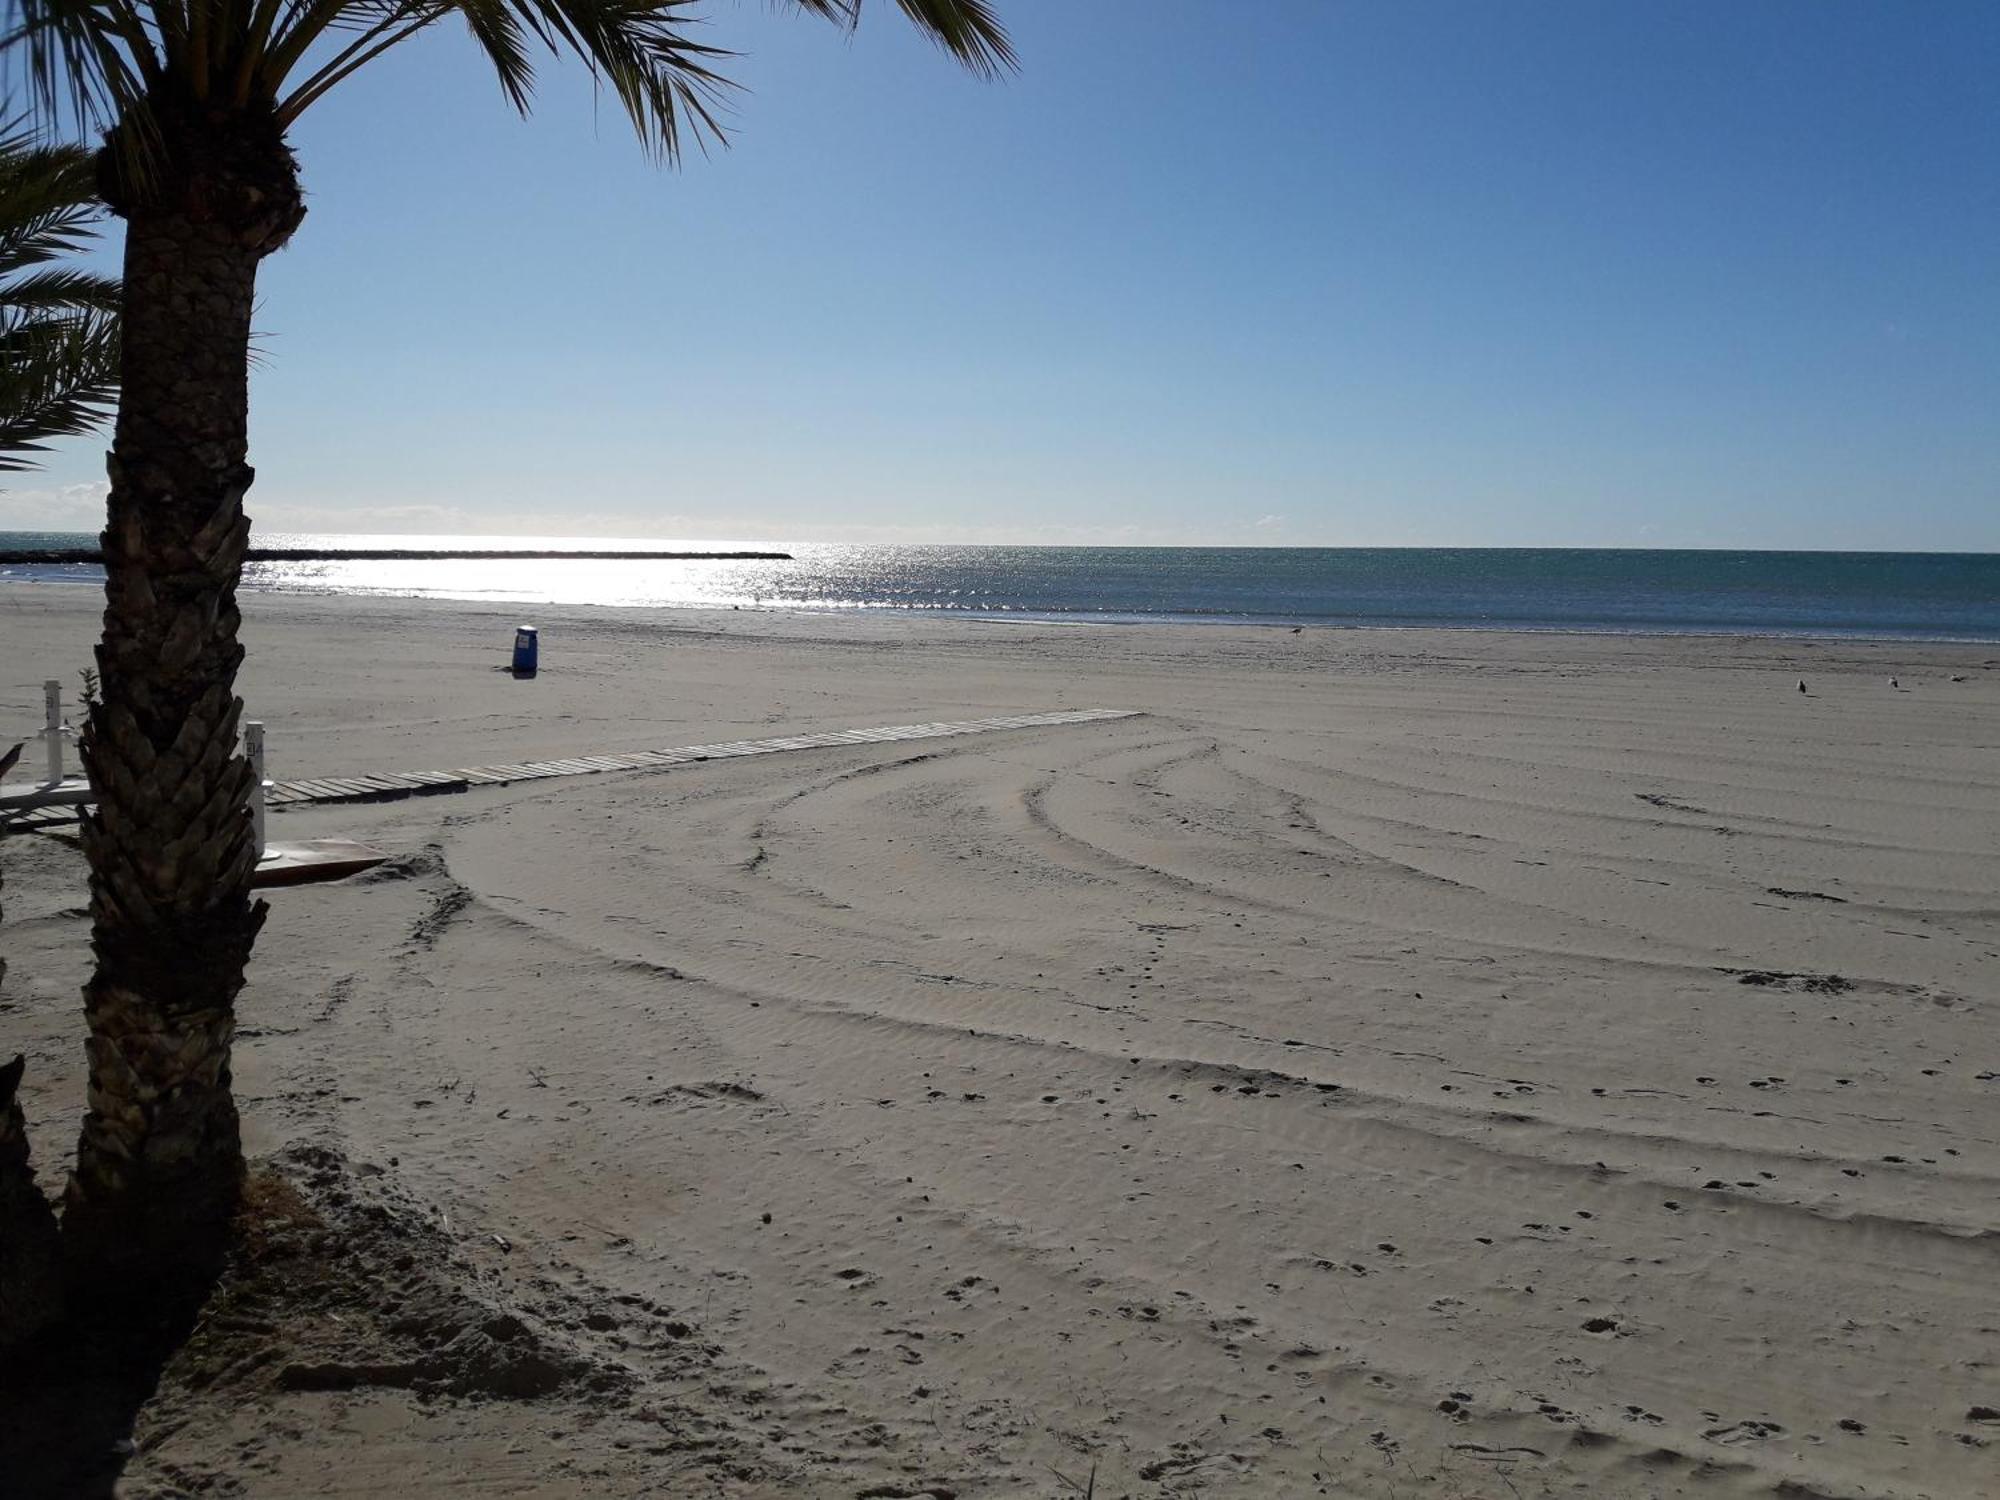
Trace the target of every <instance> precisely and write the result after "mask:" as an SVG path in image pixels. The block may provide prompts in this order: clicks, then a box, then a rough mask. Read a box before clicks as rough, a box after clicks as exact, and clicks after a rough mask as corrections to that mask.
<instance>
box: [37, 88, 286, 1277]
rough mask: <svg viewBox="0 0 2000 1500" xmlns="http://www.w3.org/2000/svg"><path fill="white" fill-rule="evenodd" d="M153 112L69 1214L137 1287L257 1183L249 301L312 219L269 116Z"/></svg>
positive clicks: (99, 747) (88, 848) (190, 1266)
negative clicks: (241, 1125) (86, 1088)
mask: <svg viewBox="0 0 2000 1500" xmlns="http://www.w3.org/2000/svg"><path fill="white" fill-rule="evenodd" d="M156 118H157V121H158V123H159V126H160V129H159V133H158V135H157V136H156V139H157V140H158V141H159V142H160V143H161V144H160V145H159V147H158V148H157V151H156V154H155V155H154V156H153V157H152V158H151V159H150V160H149V161H148V163H147V167H146V172H145V174H144V176H143V177H141V176H140V175H139V174H136V173H132V172H130V171H127V170H126V169H125V168H124V165H123V162H122V160H121V158H120V155H119V142H118V138H117V137H114V138H113V140H112V142H111V143H110V144H109V145H108V146H107V148H106V152H105V156H104V159H103V169H102V171H101V173H100V176H101V179H102V180H103V182H104V184H105V187H106V193H107V197H108V198H109V200H110V201H111V203H112V205H113V207H114V208H115V209H117V211H118V212H119V213H121V214H122V215H123V216H124V218H125V220H126V238H125V304H124V346H123V368H122V373H121V396H120V401H119V409H118V424H117V428H116V431H115V435H114V438H113V443H112V450H111V457H110V463H109V467H110V476H111V494H110V499H109V517H108V524H107V525H106V527H105V530H104V536H103V550H104V569H105V601H106V603H105V611H104V639H103V641H102V643H101V644H100V645H99V646H98V648H97V663H98V673H99V677H100V679H101V684H102V686H101V696H100V698H99V701H98V702H97V704H96V705H95V706H93V707H92V709H91V711H90V717H89V720H88V724H87V727H86V729H85V732H84V736H83V744H82V752H83V760H84V765H85V767H86V769H87V770H88V772H89V775H90V781H91V786H92V789H93V791H94V792H95V794H96V799H97V807H96V812H95V813H94V814H92V815H91V816H89V817H87V818H86V819H85V822H84V828H83V846H84V852H85V854H86V855H87V856H88V858H89V861H90V871H91V878H90V913H91V945H92V949H93V951H94V953H95V956H96V970H95V973H94V974H93V976H92V978H91V980H90V982H89V984H88V985H87V986H86V987H85V989H84V1008H85V1012H86V1015H87V1018H88V1020H89V1023H90V1040H89V1043H88V1050H89V1061H90V1095H89V1106H90V1107H89V1113H88V1114H87V1116H86V1117H85V1119H84V1124H83V1134H82V1139H81V1140H80V1142H79V1143H78V1148H77V1164H76V1170H75V1172H74V1174H73V1175H72V1177H71V1179H70V1184H69V1191H68V1195H67V1202H66V1205H65V1209H64V1216H63V1230H64V1236H65V1239H66V1241H67V1242H68V1246H69V1249H70V1251H71V1254H72V1256H73V1257H74V1258H75V1259H76V1260H77V1262H78V1264H79V1265H80V1266H83V1267H87V1268H99V1267H102V1266H104V1265H105V1264H107V1263H109V1264H112V1265H120V1266H122V1267H123V1268H125V1269H126V1272H127V1274H126V1278H125V1281H124V1282H123V1284H124V1285H126V1286H127V1287H130V1288H132V1289H134V1290H140V1291H145V1290H147V1289H148V1283H151V1284H154V1285H157V1284H158V1283H160V1282H163V1281H167V1280H173V1279H180V1278H184V1277H200V1276H203V1275H205V1274H207V1273H209V1272H211V1271H212V1270H213V1269H214V1268H215V1267H216V1265H217V1264H218V1262H219V1257H220V1254H221V1251H222V1246H223V1241H224V1235H225V1233H226V1229H227V1225H228V1220H229V1217H230V1215H231V1213H232V1212H233V1210H234V1208H235V1205H236V1199H237V1194H238V1191H239V1188H240V1184H241V1180H242V1173H243V1158H242V1146H241V1141H240V1138H239V1134H238V1126H237V1117H236V1106H235V1104H234V1102H233V1100H232V1099H231V1097H230V1077H229V1053H230V1044H231V1041H232V1039H233V1037H234V1033H235V1000H236V996H237V993H238V992H239V991H240V990H241V989H242V987H243V972H244V966H245V965H246V964H247V963H248V961H249V957H250V950H251V946H252V944H253V943H254V942H255V940H256V935H257V929H258V928H259V927H260V926H261V925H262V923H263V919H264V906H263V904H262V903H261V902H256V903H253V902H252V901H251V899H250V894H249V890H250V884H249V883H250V876H251V874H252V872H253V871H254V869H255V867H256V850H255V845H254V841H253V836H252V833H251V826H250V814H249V793H250V784H251V772H250V768H249V764H248V762H247V761H245V760H244V758H243V757H242V755H241V754H239V753H238V746H237V729H238V723H239V720H240V718H241V714H242V703H241V701H240V700H239V699H237V697H236V696H235V691H234V688H235V680H236V670H237V667H238V665H239V664H240V663H241V661H242V658H243V649H242V647H241V646H240V645H238V644H237V639H236V634H237V626H238V623H239V617H238V614H237V609H236V585H237V581H238V577H239V575H240V574H241V571H242V565H243V551H244V547H245V545H246V543H247V541H248V539H249V529H250V528H249V521H248V520H247V518H246V517H245V516H244V513H243V496H244V492H245V491H246V490H248V489H249V487H250V482H251V479H252V473H251V469H250V467H249V465H248V464H247V463H246V462H245V458H246V456H247V453H248V401H249V396H248V373H247V372H248V364H249V352H250V314H251V305H252V299H253V297H254V294H255V288H256V276H257V263H258V261H259V260H260V259H261V258H262V257H263V256H264V255H265V254H268V253H269V252H270V251H271V250H273V249H276V248H277V246H279V245H280V244H282V243H284V240H285V239H286V238H287V237H288V236H289V235H290V233H291V231H292V229H293V228H295V227H296V226H297V224H298V221H299V219H300V217H301V216H302V214H303V208H302V206H301V204H300V199H299V193H298V183H297V176H296V171H295V168H294V166H293V163H292V159H291V155H290V153H289V152H288V151H286V150H285V148H284V145H283V142H282V141H281V140H280V139H279V137H278V134H277V132H276V130H275V128H273V127H271V126H270V125H269V124H268V122H265V121H259V120H254V119H253V120H247V121H246V120H244V119H242V118H234V119H227V120H213V119H196V120H189V119H186V118H184V117H177V116H175V115H174V114H173V113H172V111H170V110H166V109H160V110H158V111H157V115H156ZM135 182H136V183H138V184H139V186H138V187H136V188H135V187H134V185H133V184H134V183H135ZM98 1284H99V1285H102V1284H103V1283H102V1282H101V1281H100V1282H99V1283H98Z"/></svg>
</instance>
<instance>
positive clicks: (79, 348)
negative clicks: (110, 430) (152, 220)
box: [0, 122, 120, 470]
mask: <svg viewBox="0 0 2000 1500" xmlns="http://www.w3.org/2000/svg"><path fill="white" fill-rule="evenodd" d="M101 212H102V206H101V205H100V204H98V203H97V201H96V181H95V175H94V173H93V172H92V170H91V153H90V152H88V151H86V150H84V149H82V148H81V147H77V146H44V145H39V144H37V143H36V142H35V141H34V140H33V138H32V137H30V136H29V135H28V134H26V132H25V131H23V130H22V128H21V127H20V125H19V123H18V122H4V123H0V470H16V469H23V468H27V467H30V466H31V465H32V464H33V463H34V461H35V459H34V455H36V454H38V453H40V452H41V451H42V450H43V447H44V445H45V444H46V443H47V442H48V441H49V440H50V439H52V438H58V437H71V436H75V435H77V434H80V433H84V432H88V431H89V430H90V429H92V428H94V427H96V426H98V425H99V424H101V423H102V422H103V421H104V420H105V419H106V418H107V417H109V416H110V414H111V406H112V402H113V400H114V398H115V396H116V393H117V389H118V303H119V297H120V292H119V285H118V283H117V282H116V281H114V280H112V279H111V278H109V277H106V276H100V275H98V274H96V273H95V272H92V271H86V270H80V269H78V268H76V267H74V266H64V265H55V264H51V262H53V261H55V260H56V259H57V257H59V256H63V255H68V254H71V253H73V252H74V251H76V250H77V249H79V248H81V247H82V246H83V245H84V244H86V243H87V242H88V241H89V240H90V239H91V238H92V230H91V227H90V225H91V221H92V220H93V219H94V218H96V217H97V215H98V214H99V213H101Z"/></svg>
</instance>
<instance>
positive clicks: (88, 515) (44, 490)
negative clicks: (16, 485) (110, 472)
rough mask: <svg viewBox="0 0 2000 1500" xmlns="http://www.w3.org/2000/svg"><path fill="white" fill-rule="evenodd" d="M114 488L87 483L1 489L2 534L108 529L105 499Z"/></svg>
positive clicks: (96, 483) (0, 528) (101, 482)
mask: <svg viewBox="0 0 2000 1500" xmlns="http://www.w3.org/2000/svg"><path fill="white" fill-rule="evenodd" d="M110 489H111V486H110V485H108V484H106V483H105V482H104V481H103V480H101V479H98V480H93V481H91V482H90V483H87V484H64V485H54V486H42V487H39V488H36V489H18V490H17V489H13V488H0V531H88V532H92V533H96V532H99V531H102V530H103V529H104V497H105V495H106V494H107V493H108V492H109V491H110Z"/></svg>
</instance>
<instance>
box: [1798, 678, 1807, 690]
mask: <svg viewBox="0 0 2000 1500" xmlns="http://www.w3.org/2000/svg"><path fill="white" fill-rule="evenodd" d="M1805 690H1806V680H1805V678H1803V677H1801V678H1800V679H1799V691H1800V692H1802V693H1803V692H1804V691H1805Z"/></svg>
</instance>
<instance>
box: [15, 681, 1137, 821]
mask: <svg viewBox="0 0 2000 1500" xmlns="http://www.w3.org/2000/svg"><path fill="white" fill-rule="evenodd" d="M1136 712H1137V710H1135V709H1128V708H1077V709H1067V710H1063V711H1061V712H1058V713H1045V714H1008V715H1004V716H1002V717H999V718H992V719H952V720H946V721H941V722H937V723H930V724H889V725H885V726H883V727H881V728H879V729H837V730H829V731H827V732H825V733H822V734H792V735H785V736H783V737H781V738H778V739H771V740H730V741H727V742H725V743H722V744H716V745H677V746H675V747H674V748H672V749H670V750H634V751H629V752H627V753H624V754H620V755H580V756H574V757H571V758H569V759H566V760H534V761H524V762H522V763H521V764H519V765H504V766H465V767H463V768H461V769H459V770H456V771H394V772H388V773H374V774H370V775H367V776H320V777H314V778H311V779H309V780H302V781H272V782H267V783H266V784H265V787H264V805H265V806H266V807H270V808H279V807H298V806H302V805H306V804H317V803H327V802H394V801H399V800H400V799H402V798H404V797H430V796H436V795H438V794H439V793H444V792H464V791H469V790H471V789H472V788H473V787H476V786H511V785H512V784H514V783H515V782H517V781H541V780H544V779H547V778H550V777H556V776H597V775H601V774H603V773H604V772H607V771H650V770H658V769H660V768H662V767H666V766H678V765H690V764H694V763H696V762H699V761H710V760H728V759H731V758H733V757H735V756H739V755H777V754H780V753H783V752H787V751H792V750H831V749H834V748H836V747H838V746H842V745H871V744H880V743H886V742H888V741H892V740H942V739H950V738H952V737H954V736H957V735H965V734H991V733H993V732H995V731H996V730H1002V729H1038V728H1044V727H1047V726H1050V725H1057V724H1092V723H1096V722H1098V721H1100V720H1104V719H1129V718H1131V717H1133V716H1134V714H1135V713H1136ZM65 785H68V783H65ZM86 796H87V790H86V789H83V788H81V787H79V789H78V799H79V800H82V799H83V798H84V797H86ZM78 815H79V814H78V807H77V802H75V801H71V802H65V803H58V804H51V805H47V806H42V807H29V808H19V809H13V810H5V809H0V833H19V832H25V831H27V830H29V829H33V828H45V827H48V826H49V825H51V824H56V823H73V822H75V821H76V820H77V818H78Z"/></svg>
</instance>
